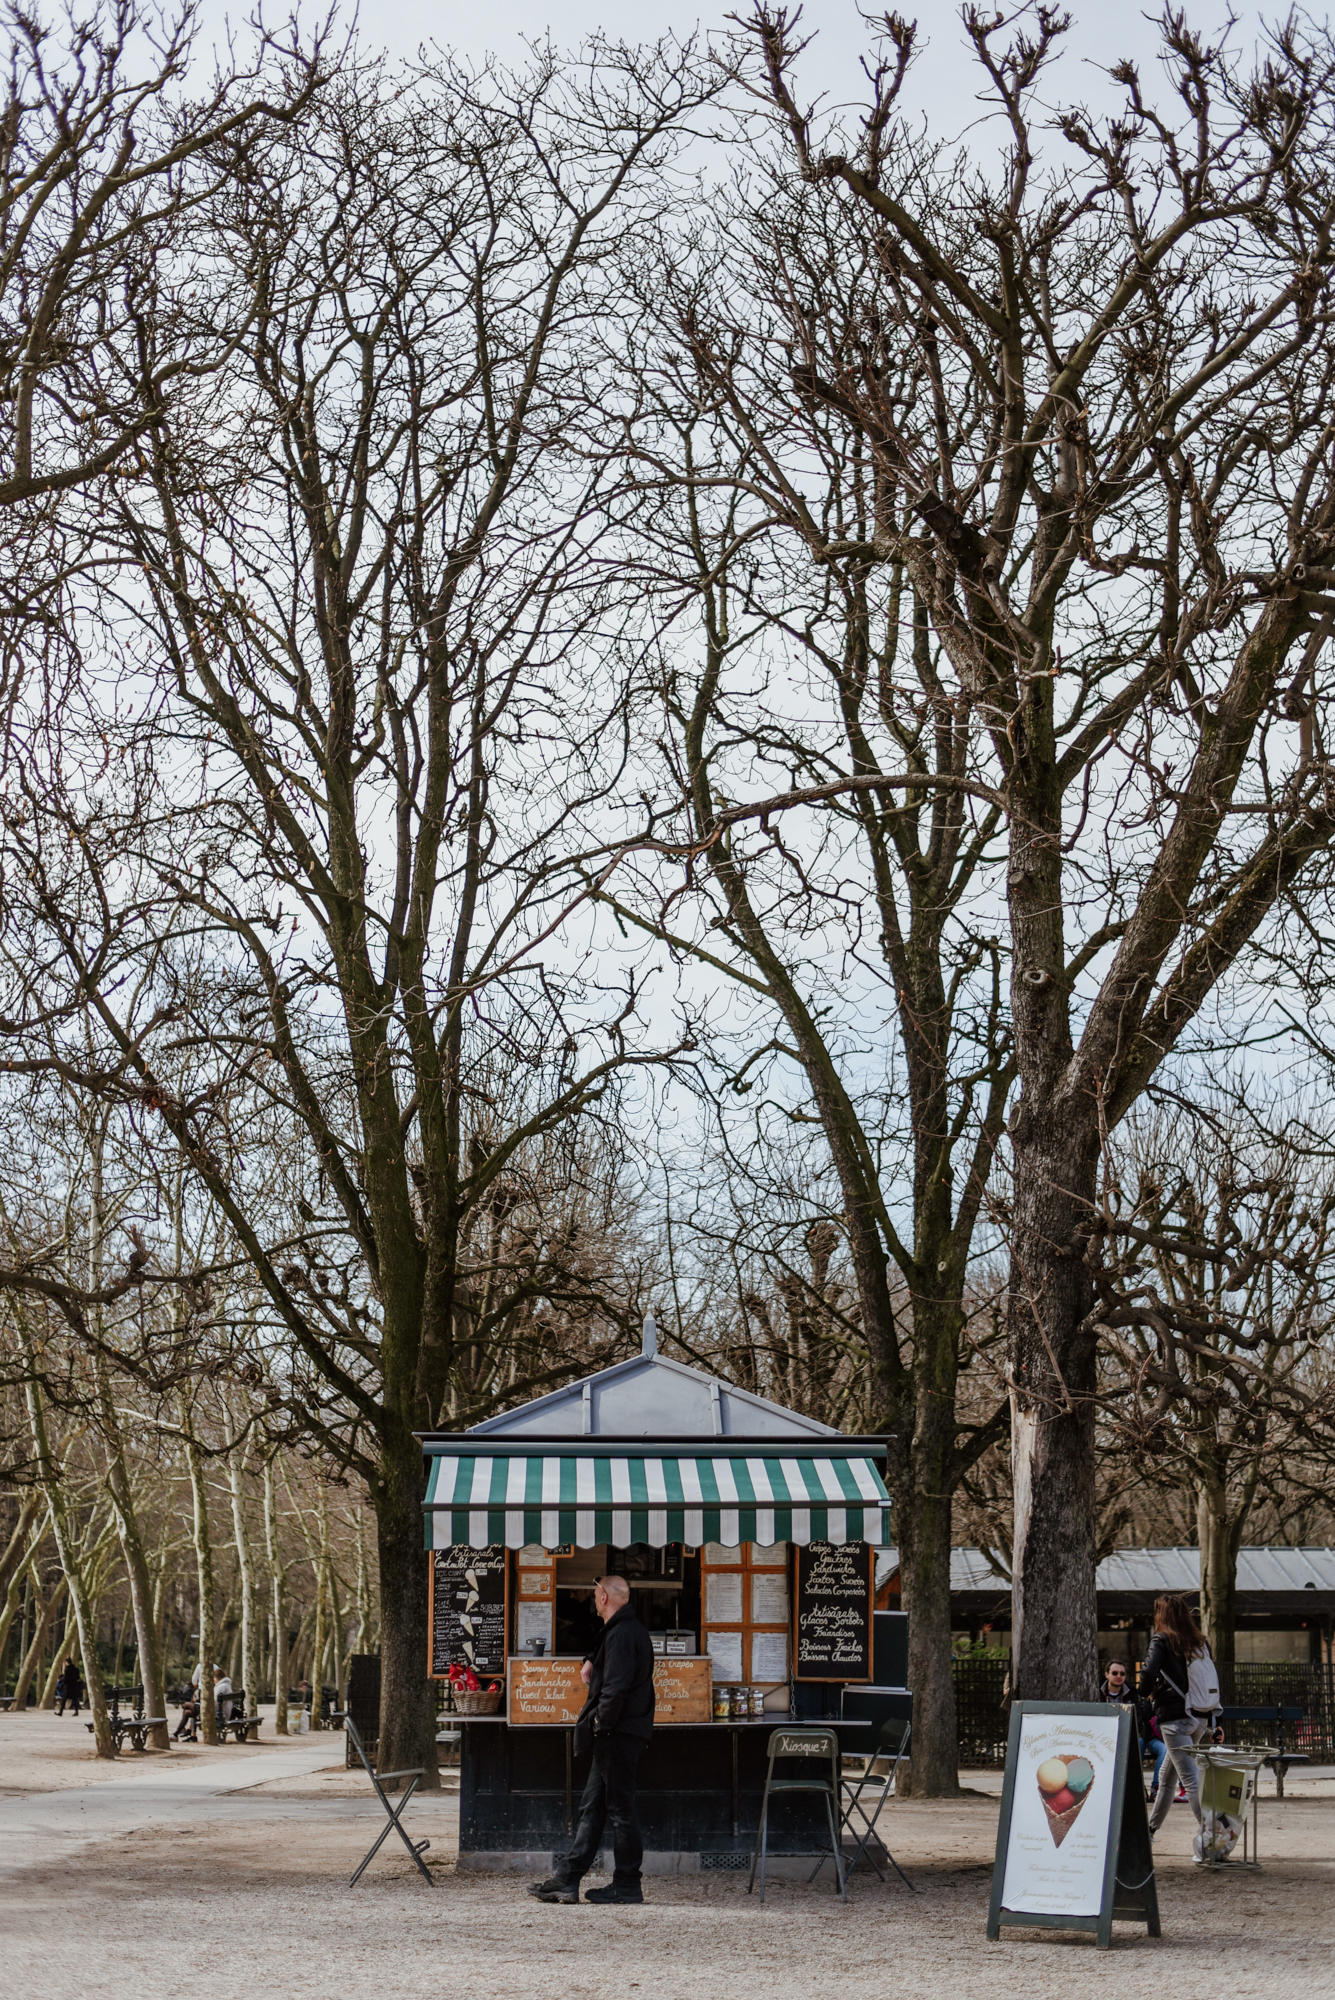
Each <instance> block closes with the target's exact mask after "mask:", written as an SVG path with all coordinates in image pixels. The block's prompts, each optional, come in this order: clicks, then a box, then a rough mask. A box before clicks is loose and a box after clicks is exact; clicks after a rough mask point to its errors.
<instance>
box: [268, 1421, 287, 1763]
mask: <svg viewBox="0 0 1335 2000" xmlns="http://www.w3.org/2000/svg"><path fill="white" fill-rule="evenodd" d="M264 1539H265V1547H266V1549H267V1551H268V1556H269V1616H270V1618H271V1619H272V1621H273V1647H272V1652H271V1662H272V1667H273V1686H274V1718H273V1726H274V1734H275V1735H276V1736H286V1735H287V1606H286V1604H285V1602H284V1595H285V1593H284V1590H283V1584H284V1570H283V1562H282V1557H281V1556H280V1554H279V1547H278V1506H277V1501H276V1498H275V1495H274V1478H273V1460H272V1459H271V1458H266V1459H265V1461H264Z"/></svg>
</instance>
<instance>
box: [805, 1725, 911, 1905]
mask: <svg viewBox="0 0 1335 2000" xmlns="http://www.w3.org/2000/svg"><path fill="white" fill-rule="evenodd" d="M911 1733H912V1724H911V1723H910V1722H908V1721H907V1720H906V1719H905V1718H904V1717H901V1716H891V1717H889V1718H887V1720H886V1721H884V1722H883V1723H882V1724H881V1726H880V1728H879V1729H878V1731H877V1732H876V1747H875V1749H874V1750H872V1751H870V1752H869V1753H868V1755H867V1758H866V1762H865V1763H864V1764H863V1766H862V1769H861V1771H860V1772H859V1774H858V1776H857V1778H856V1780H855V1781H854V1782H853V1783H852V1784H851V1785H850V1784H849V1783H848V1781H847V1780H845V1781H844V1784H843V1807H844V1809H843V1815H842V1817H841V1819H840V1822H839V1833H840V1838H841V1840H842V1837H843V1835H844V1834H845V1833H846V1832H847V1833H851V1834H852V1835H853V1837H854V1838H855V1839H857V1835H858V1828H857V1824H856V1823H855V1821H854V1814H856V1815H857V1819H858V1820H859V1821H861V1824H862V1837H861V1839H860V1840H858V1842H857V1846H856V1847H855V1848H854V1850H853V1859H852V1860H851V1861H850V1862H849V1863H848V1866H847V1869H846V1871H845V1873H846V1874H848V1875H851V1874H852V1873H853V1870H854V1869H855V1868H856V1867H857V1865H858V1863H859V1861H861V1859H862V1857H863V1855H864V1854H865V1855H866V1857H867V1859H868V1861H870V1863H871V1865H872V1867H873V1868H874V1869H875V1870H876V1879H877V1881H878V1882H884V1880H885V1876H884V1875H883V1874H882V1872H881V1866H880V1863H879V1862H878V1861H877V1859H876V1855H875V1852H874V1850H873V1846H872V1843H873V1841H874V1842H875V1845H876V1847H879V1848H880V1850H881V1852H882V1854H883V1855H884V1856H885V1858H886V1860H887V1861H888V1862H889V1863H890V1866H891V1867H892V1868H893V1869H894V1871H895V1873H896V1875H898V1877H899V1879H900V1881H901V1882H902V1883H903V1884H904V1887H905V1888H906V1889H913V1884H912V1882H910V1881H909V1878H908V1876H907V1875H906V1874H905V1873H904V1870H903V1869H902V1868H901V1867H900V1865H899V1863H898V1862H897V1861H896V1860H895V1857H894V1855H893V1854H892V1853H891V1852H890V1849H889V1848H888V1847H887V1846H886V1844H885V1836H884V1835H883V1834H880V1833H877V1831H876V1823H877V1821H878V1820H879V1819H880V1817H881V1810H882V1808H883V1807H884V1805H885V1802H886V1800H887V1799H889V1798H893V1797H894V1792H895V1783H896V1780H897V1779H898V1777H899V1767H900V1765H901V1764H902V1763H903V1761H904V1759H905V1757H906V1756H907V1755H908V1748H909V1737H910V1735H911ZM887 1758H889V1759H890V1760H891V1762H890V1769H889V1770H888V1771H886V1772H882V1773H878V1772H877V1769H876V1766H877V1764H879V1763H884V1761H885V1760H886V1759H887ZM878 1786H879V1788H880V1789H879V1792H877V1795H876V1803H875V1806H874V1808H873V1810H872V1813H871V1817H870V1818H868V1816H867V1807H868V1805H869V1804H870V1803H871V1801H870V1799H869V1798H868V1796H867V1795H868V1793H869V1792H871V1791H873V1790H874V1789H875V1788H876V1787H878ZM828 1858H829V1857H828V1856H827V1855H824V1854H822V1856H821V1858H820V1860H819V1861H818V1862H817V1863H816V1865H815V1867H814V1868H813V1869H812V1871H811V1874H810V1875H809V1877H808V1878H807V1879H808V1880H809V1881H811V1882H814V1881H815V1879H816V1877H817V1876H818V1875H819V1874H820V1871H821V1869H822V1868H823V1867H824V1866H825V1863H826V1861H827V1860H828ZM913 1893H914V1894H915V1895H916V1894H917V1890H916V1889H914V1890H913Z"/></svg>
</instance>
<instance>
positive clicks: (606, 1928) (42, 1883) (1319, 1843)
mask: <svg viewBox="0 0 1335 2000" xmlns="http://www.w3.org/2000/svg"><path fill="white" fill-rule="evenodd" d="M329 1747H330V1746H329V1744H328V1741H327V1740H326V1742H325V1743H324V1744H322V1745H319V1744H317V1745H315V1746H311V1747H310V1748H309V1749H308V1748H307V1746H306V1745H305V1744H302V1745H301V1746H299V1752H298V1754H302V1755H306V1756H308V1757H310V1758H312V1759H313V1760H314V1761H315V1762H317V1763H318V1762H319V1761H321V1758H322V1757H323V1759H324V1760H326V1761H327V1759H328V1755H329ZM286 1754H287V1753H285V1752H279V1753H278V1755H279V1756H282V1757H284V1758H285V1757H286ZM144 1775H145V1776H147V1774H144ZM166 1775H167V1774H166V1773H165V1772H164V1774H163V1776H164V1778H165V1777H166ZM245 1775H249V1774H248V1773H242V1772H240V1771H237V1770H234V1771H233V1773H232V1778H233V1780H235V1779H239V1778H241V1777H243V1776H245ZM271 1776H272V1783H269V1782H266V1781H264V1780H263V1779H262V1778H261V1777H260V1773H259V1771H258V1769H257V1770H256V1777H257V1778H260V1782H258V1783H256V1784H252V1785H250V1786H247V1787H245V1788H244V1789H238V1788H237V1786H236V1785H235V1783H232V1784H230V1785H229V1786H228V1788H227V1789H225V1790H224V1789H222V1788H221V1787H222V1784H223V1783H224V1782H226V1779H227V1774H226V1772H224V1773H223V1775H222V1780H220V1781H218V1785H217V1788H216V1789H215V1790H214V1792H213V1795H212V1797H211V1798H205V1797H204V1796H202V1794H203V1790H204V1785H203V1782H202V1781H203V1780H204V1778H205V1773H204V1772H203V1771H202V1770H201V1772H200V1773H199V1779H200V1781H201V1782H199V1783H198V1784H197V1786H196V1787H195V1788H194V1789H189V1788H186V1789H183V1790H181V1791H180V1792H178V1793H177V1797H178V1798H179V1800H180V1803H181V1808H182V1810H181V1812H180V1813H179V1814H175V1815H174V1814H173V1813H172V1811H171V1809H170V1795H169V1794H167V1793H159V1794H158V1795H157V1797H156V1798H155V1801H154V1811H153V1813H152V1815H151V1816H148V1817H145V1815H144V1802H145V1799H146V1797H148V1796H149V1793H148V1790H147V1788H146V1787H145V1785H144V1783H143V1781H142V1779H141V1778H140V1774H138V1773H135V1774H133V1778H134V1784H133V1789H129V1786H130V1778H129V1777H127V1778H126V1779H125V1780H118V1781H116V1782H114V1783H113V1784H112V1786H111V1787H110V1790H109V1791H108V1790H107V1788H106V1787H104V1786H101V1785H99V1786H98V1787H96V1788H95V1789H96V1790H97V1792H98V1794H99V1796H103V1795H105V1796H106V1797H107V1801H108V1806H110V1804H111V1801H112V1799H114V1798H115V1797H117V1796H120V1797H122V1798H123V1800H124V1811H123V1817H122V1819H121V1820H120V1822H118V1827H119V1830H118V1831H117V1832H116V1833H115V1834H114V1836H113V1835H112V1834H111V1832H110V1824H111V1822H110V1821H108V1822H107V1823H106V1824H107V1831H106V1832H105V1833H95V1834H93V1835H92V1836H90V1837H85V1838H83V1839H82V1840H81V1842H80V1844H79V1846H78V1847H77V1850H70V1851H67V1852H65V1853H63V1854H60V1855H58V1856H57V1855H53V1854H52V1853H51V1852H47V1853H45V1854H44V1853H42V1852H41V1851H40V1850H34V1849H33V1848H32V1847H31V1846H29V1845H27V1844H26V1843H22V1841H21V1836H19V1835H18V1832H17V1829H18V1827H19V1826H20V1824H21V1820H20V1818H19V1817H18V1813H17V1807H16V1805H15V1801H14V1800H13V1799H12V1798H11V1799H9V1800H7V1801H0V1851H3V1855H4V1859H5V1860H6V1862H7V1863H8V1867H7V1869H6V1871H5V1875H4V1877H0V1966H2V1967H3V1969H4V1974H5V1977H4V1979H3V1981H0V1985H3V1987H4V1989H5V1991H6V1992H13V1993H15V1994H17V1995H22V1996H25V2000H236V1996H238V1995H244V1994H249V1993H256V1994H261V1995H263V1996H266V2000H330V1996H332V1995H334V1994H340V1995H341V1994H344V1993H350V1994H354V1995H355V1994H359V1993H362V1992H369V1993H371V1994H373V1995H374V1996H375V2000H400V1996H403V2000H407V1996H412V2000H425V1996H430V1995H433V1994H435V1993H437V1992H443V1993H445V1994H454V1993H463V1994H478V1995H481V1996H487V2000H490V1996H493V1995H496V1996H500V1995H504V1996H506V1997H507V2000H509V1996H520V2000H528V1996H533V2000H537V1996H543V2000H547V1996H556V2000H604V1996H605V1995H607V1994H608V1993H609V1992H612V1991H624V1992H627V1993H633V1994H634V1993H644V1994H649V1993H651V1992H652V1993H653V1994H654V1995H655V1996H663V2000H669V1997H670V2000H734V1996H736V2000H752V1996H755V2000H771V1996H773V2000H790V1996H791V1997H792V2000H797V1996H802V2000H862V1996H863V1995H868V1996H871V1995H875V1996H880V1995H886V1996H894V2000H901V1997H902V2000H920V1996H921V2000H928V1996H930V2000H944V1996H949V1995H954V1994H956V1993H963V1994H973V1993H982V1994H984V1995H986V2000H1012V1996H1013V2000H1058V1996H1061V2000H1069V1994H1070V1990H1071V1988H1072V1985H1073V1983H1074V1982H1077V1981H1078V1982H1079V1986H1080V1988H1081V1996H1080V2000H1090V1996H1092V2000H1103V1996H1107V2000H1164V1995H1165V1994H1166V1993H1171V1994H1173V1995H1174V1996H1175V2000H1206V1996H1213V1995H1215V1994H1223V1995H1227V1996H1229V2000H1252V1996H1256V2000H1288V1996H1290V1995H1292V1996H1294V2000H1298V1996H1301V1997H1302V2000H1313V1996H1315V1995H1317V1994H1320V1993H1322V1992H1325V1991H1328V1990H1329V1982H1330V1978H1331V1966H1332V1963H1335V1799H1331V1798H1330V1797H1329V1793H1330V1791H1331V1790H1332V1787H1331V1785H1330V1784H1329V1783H1325V1782H1322V1781H1320V1780H1317V1781H1316V1782H1314V1783H1313V1784H1312V1785H1310V1786H1309V1787H1307V1788H1306V1795H1305V1796H1303V1797H1300V1798H1295V1799H1293V1800H1290V1801H1286V1802H1285V1804H1284V1805H1283V1806H1280V1805H1278V1804H1276V1802H1274V1801H1273V1800H1267V1802H1266V1804H1265V1807H1264V1820H1263V1827H1262V1854H1263V1856H1264V1857H1265V1859H1266V1865H1265V1867H1264V1868H1263V1869H1262V1870H1261V1871H1260V1872H1259V1873H1255V1874H1253V1873H1243V1872H1242V1871H1237V1872H1234V1873H1229V1872H1227V1871H1224V1872H1221V1873H1219V1874H1214V1875H1207V1874H1204V1873H1203V1872H1202V1871H1200V1870H1198V1869H1193V1868H1192V1867H1191V1865H1190V1862H1189V1860H1188V1853H1189V1831H1190V1821H1189V1818H1188V1816H1187V1814H1186V1813H1185V1810H1184V1811H1183V1812H1181V1813H1174V1814H1173V1815H1171V1817H1170V1820H1169V1824H1168V1826H1167V1828H1166V1829H1165V1833H1164V1835H1163V1836H1162V1839H1161V1846H1162V1852H1161V1854H1160V1857H1159V1860H1160V1898H1161V1904H1162V1910H1163V1918H1164V1930H1165V1936H1164V1938H1163V1940H1162V1941H1161V1942H1158V1943H1155V1942H1153V1941H1151V1940H1149V1939H1147V1938H1146V1937H1145V1936H1144V1933H1143V1931H1136V1930H1133V1929H1132V1928H1131V1927H1125V1928H1124V1929H1122V1930H1121V1931H1119V1934H1118V1944H1117V1947H1116V1949H1115V1950H1114V1951H1112V1952H1110V1953H1100V1952H1098V1951H1097V1950H1095V1948H1094V1946H1093V1943H1092V1941H1091V1940H1087V1939H1084V1938H1077V1937H1060V1936H1056V1935H1050V1934H1039V1933H1024V1932H1020V1933H1008V1934H1007V1936H1006V1937H1005V1938H1004V1939H1003V1940H1001V1941H1000V1942H999V1943H997V1944H988V1942H987V1941H986V1939H985V1937H984V1935H983V1929H984V1924H985V1920H986V1913H987V1899H988V1888H989V1881H990V1870H991V1854H992V1844H993V1841H994V1838H995V1828H996V1799H995V1797H994V1796H991V1795H989V1794H990V1793H991V1786H990V1784H989V1785H988V1789H987V1792H984V1791H983V1790H982V1789H981V1786H980V1788H979V1789H978V1790H975V1791H974V1792H973V1794H972V1795H971V1796H969V1797H966V1798H965V1799H963V1800H962V1801H960V1802H959V1803H958V1804H954V1803H950V1804H940V1803H935V1802H932V1803H928V1802H923V1803H921V1804H918V1803H914V1802H912V1801H907V1800H906V1801H900V1802H895V1803H894V1804H892V1806H891V1807H890V1808H889V1809H888V1811H889V1813H890V1814H891V1815H892V1818H891V1825H890V1833H889V1838H890V1840H891V1842H892V1845H893V1846H894V1849H895V1853H896V1855H897V1856H898V1857H899V1859H900V1860H901V1861H902V1862H903V1864H904V1865H905V1867H906V1868H907V1869H908V1870H909V1873H910V1874H911V1875H912V1877H913V1879H914V1881H915V1883H916V1885H917V1887H918V1890H919V1893H918V1894H917V1895H915V1896H910V1895H909V1894H908V1892H907V1891H905V1890H904V1889H902V1888H900V1887H898V1886H896V1887H895V1888H894V1889H892V1890H888V1889H886V1888H884V1887H881V1886H880V1885H879V1884H877V1883H876V1882H875V1881H874V1880H872V1879H871V1878H870V1877H868V1876H865V1875H859V1876H858V1877H857V1878H855V1882H854V1888H853V1894H852V1899H851V1901H850V1903H849V1904H848V1905H847V1907H845V1906H843V1905H841V1904H840V1903H839V1901H838V1899H837V1898H836V1897H835V1895H834V1894H833V1892H832V1890H831V1889H830V1887H829V1886H828V1880H829V1878H828V1872H827V1874H826V1875H825V1876H824V1877H823V1878H822V1883H821V1884H820V1885H818V1886H817V1887H816V1888H814V1889H807V1888H805V1887H801V1886H796V1885H794V1884H792V1883H791V1882H787V1881H784V1882H780V1883H777V1884H775V1885H773V1886H772V1888H771V1891H770V1895H769V1899H768V1901H767V1902H766V1904H765V1906H764V1907H763V1908H762V1907H761V1906H760V1905H759V1904H758V1903H756V1902H755V1901H754V1900H753V1899H750V1898H748V1897H747V1895H746V1893H745V1881H744V1878H742V1879H739V1878H738V1877H735V1876H713V1877H704V1878H694V1879H692V1878H673V1879H671V1880H658V1881H654V1882H651V1883H650V1885H649V1896H650V1901H649V1902H648V1903H647V1904H646V1905H645V1906H644V1908H643V1909H618V1910H615V1911H608V1910H599V1909H594V1908H589V1907H587V1906H581V1907H579V1908H578V1909H568V1908H552V1907H547V1906H544V1905H541V1904H536V1903H533V1902H531V1901H530V1900H529V1899H528V1898H527V1897H526V1896H525V1895H524V1894H523V1885H522V1881H519V1880H515V1879H513V1878H498V1877H479V1876H476V1875H469V1874H458V1875H456V1874H455V1872H454V1869H453V1865H452V1854H453V1844H454V1810H455V1809H454V1802H453V1799H452V1797H451V1796H450V1795H449V1794H448V1793H442V1794H437V1795H435V1796H433V1797H430V1798H425V1799H422V1800H420V1801H417V1800H415V1801H414V1802H413V1804H412V1806H411V1807H410V1809H409V1814H408V1818H409V1820H410V1822H411V1826H412V1831H413V1833H414V1835H415V1836H417V1837H420V1836H422V1835H429V1836H430V1838H431V1841H432V1847H431V1850H430V1854H429V1856H428V1859H429V1860H430V1861H431V1862H432V1863H433V1867H434V1874H435V1878H436V1879H435V1884H434V1886H433V1887H431V1888H428V1887H427V1885H426V1884H425V1883H423V1882H421V1881H420V1880H419V1879H418V1878H417V1877H416V1876H415V1875H413V1874H412V1873H411V1871H410V1866H409V1863H408V1859H407V1856H406V1855H405V1854H404V1853H403V1850H402V1848H401V1847H399V1846H398V1844H397V1842H394V1843H392V1844H387V1845H386V1846H385V1847H384V1848H383V1849H382V1850H381V1853H380V1855H379V1857H378V1858H377V1860H376V1861H375V1863H374V1864H373V1866H372V1869H371V1871H370V1873H368V1875H367V1876H366V1877H364V1878H363V1881H362V1883H361V1884H360V1885H359V1886H358V1888H357V1889H356V1890H354V1891H351V1892H350V1891H349V1890H348V1888H347V1877H348V1875H349V1874H350V1873H351V1870H352V1868H353V1866H354V1865H355V1864H356V1862H357V1861H358V1860H359V1859H360V1858H361V1855H362V1853H363V1852H364V1851H365V1848H366V1847H367V1845H369V1841H370V1839H371V1837H372V1836H373V1832H374V1830H375V1827H376V1825H377V1817H378V1812H379V1809H378V1807H377V1806H376V1804H375V1801H374V1799H370V1800H366V1799H365V1798H363V1797H361V1796H359V1795H358V1793H357V1791H356V1781H355V1780H350V1779H349V1777H348V1775H347V1774H345V1773H343V1772H342V1771H330V1772H322V1773H319V1774H316V1773H315V1772H314V1771H312V1770H309V1769H307V1770H302V1771H297V1772H288V1773H287V1774H286V1775H283V1776H281V1777H280V1775H279V1765H278V1761H277V1758H276V1759H275V1762H274V1764H273V1766H272V1767H271ZM4 1781H5V1772H4V1738H3V1735H2V1734H0V1786H3V1784H4ZM211 1782H212V1781H211ZM91 1789H94V1788H90V1790H91ZM67 1797H68V1795H67ZM159 1803H161V1804H163V1807H164V1811H163V1814H162V1815H159V1813H158V1811H157V1805H158V1804H159ZM31 1809H32V1806H31V1802H30V1804H29V1807H28V1810H31ZM11 1815H12V1816H11ZM11 1829H13V1831H12V1832H11ZM83 1831H84V1833H85V1835H86V1836H87V1828H86V1826H85V1828H84V1829H83ZM16 1839H18V1840H19V1841H20V1843H21V1844H20V1846H19V1851H17V1852H16V1851H15V1841H16ZM612 1957H615V1961H616V1963H615V1968H613V1966H612V1964H611V1958H612Z"/></svg>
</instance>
